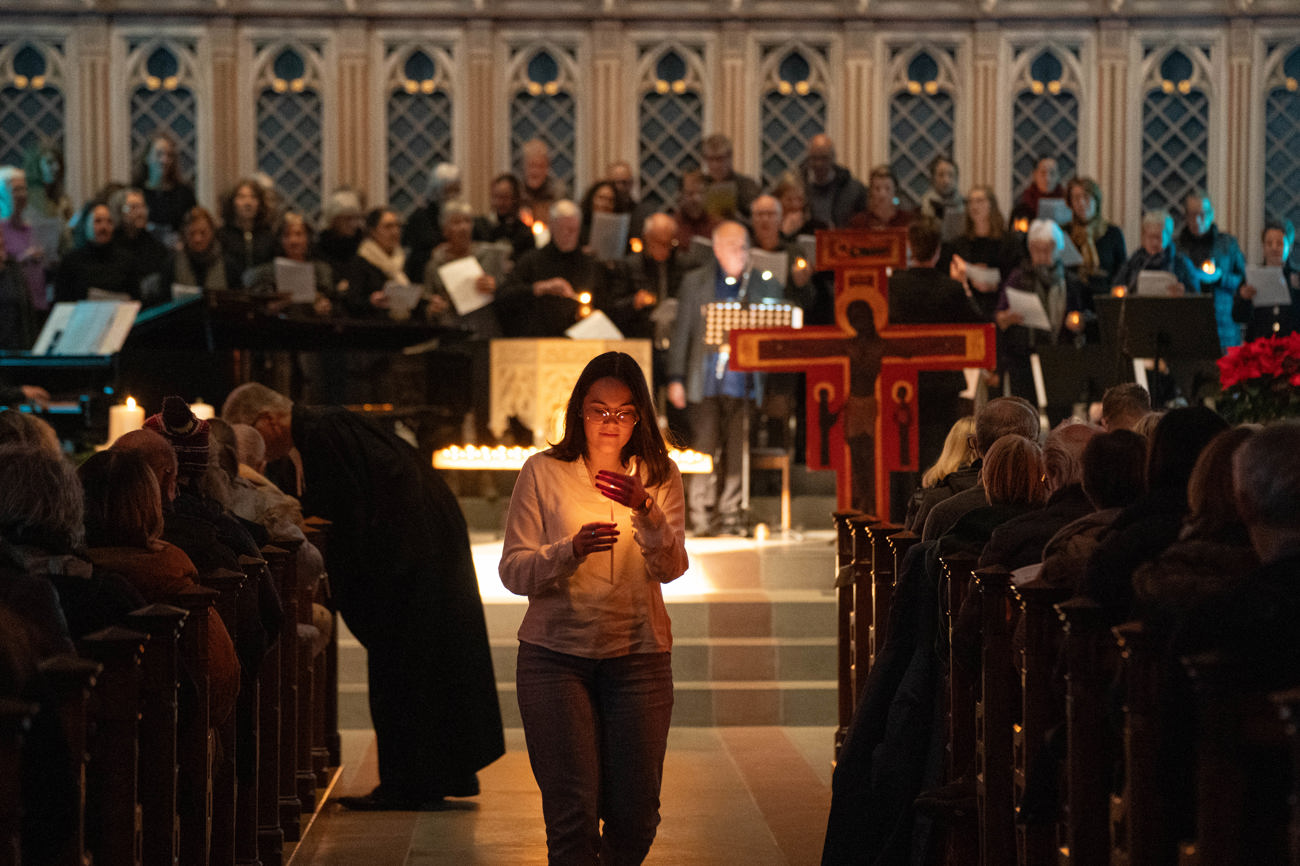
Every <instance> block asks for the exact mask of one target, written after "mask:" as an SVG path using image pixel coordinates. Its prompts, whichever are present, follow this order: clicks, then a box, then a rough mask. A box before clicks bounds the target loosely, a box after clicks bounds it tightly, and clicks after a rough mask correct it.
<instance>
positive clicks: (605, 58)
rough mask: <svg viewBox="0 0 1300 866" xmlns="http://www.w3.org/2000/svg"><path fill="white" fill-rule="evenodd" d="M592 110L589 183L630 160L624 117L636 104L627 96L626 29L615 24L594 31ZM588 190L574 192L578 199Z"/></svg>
mask: <svg viewBox="0 0 1300 866" xmlns="http://www.w3.org/2000/svg"><path fill="white" fill-rule="evenodd" d="M591 37H592V38H591V45H592V59H591V71H592V76H591V82H592V84H591V103H590V105H591V108H590V110H589V112H590V116H589V117H588V119H587V128H588V129H589V130H590V131H591V134H590V135H589V136H588V138H587V140H588V141H589V142H590V143H591V146H590V147H589V148H587V152H586V159H587V171H586V172H578V176H579V177H582V176H584V175H585V176H586V177H587V179H588V182H589V183H593V182H595V181H596V180H599V179H600V178H602V177H604V174H605V166H607V165H609V164H610V163H611V162H614V161H615V160H619V159H623V158H624V157H625V156H628V155H629V153H628V150H629V149H628V148H626V145H625V143H624V141H623V123H622V119H623V115H624V114H626V113H627V106H628V105H635V104H636V103H635V102H634V101H632V100H630V98H629V97H628V96H627V94H625V93H624V87H623V83H624V79H625V77H626V78H631V74H630V73H629V74H628V75H626V76H625V75H624V68H623V56H624V53H623V52H624V39H625V38H626V36H625V34H624V30H623V25H622V24H620V23H618V22H614V21H601V22H597V23H596V24H594V25H592V28H591ZM583 192H585V190H576V189H575V190H573V196H574V198H575V199H576V198H577V197H578V196H580V195H582V194H583Z"/></svg>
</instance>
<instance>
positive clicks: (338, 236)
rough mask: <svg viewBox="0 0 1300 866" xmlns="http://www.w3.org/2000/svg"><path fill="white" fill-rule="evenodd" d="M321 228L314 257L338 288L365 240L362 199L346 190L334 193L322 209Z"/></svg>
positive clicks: (342, 189)
mask: <svg viewBox="0 0 1300 866" xmlns="http://www.w3.org/2000/svg"><path fill="white" fill-rule="evenodd" d="M320 225H321V230H320V234H319V235H317V236H316V247H315V250H314V257H315V258H318V259H320V260H321V261H323V262H325V264H327V265H329V266H330V273H331V274H333V275H334V284H335V286H338V282H339V280H341V279H343V277H342V272H343V269H344V267H345V266H346V265H347V264H348V263H349V262H351V261H352V259H353V257H354V256H356V254H357V247H359V246H361V241H362V240H363V239H364V238H365V230H364V227H365V215H364V214H363V213H362V210H361V198H360V197H359V196H358V195H357V194H356V193H355V192H353V191H352V190H350V189H348V188H346V187H343V188H341V189H336V190H334V192H332V193H330V195H329V197H328V198H326V199H325V203H324V205H322V208H321V217H320ZM340 290H341V289H340Z"/></svg>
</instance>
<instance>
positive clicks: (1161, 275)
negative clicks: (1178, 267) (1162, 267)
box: [1138, 271, 1178, 298]
mask: <svg viewBox="0 0 1300 866" xmlns="http://www.w3.org/2000/svg"><path fill="white" fill-rule="evenodd" d="M1176 285H1178V277H1175V276H1174V275H1173V274H1172V273H1170V272H1169V271H1138V294H1139V295H1141V296H1142V297H1144V298H1167V297H1169V296H1170V289H1172V288H1173V287H1174V286H1176Z"/></svg>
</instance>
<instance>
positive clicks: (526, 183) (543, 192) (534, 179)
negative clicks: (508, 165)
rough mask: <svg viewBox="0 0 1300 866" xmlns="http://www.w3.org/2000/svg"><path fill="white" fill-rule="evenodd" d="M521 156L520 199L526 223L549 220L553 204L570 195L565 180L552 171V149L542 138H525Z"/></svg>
mask: <svg viewBox="0 0 1300 866" xmlns="http://www.w3.org/2000/svg"><path fill="white" fill-rule="evenodd" d="M520 156H521V157H522V159H523V185H522V186H521V188H520V202H521V204H522V207H523V211H524V212H525V214H526V215H527V216H526V218H525V222H529V223H531V222H532V221H534V220H541V221H542V222H546V219H547V216H548V215H549V214H550V212H551V206H552V205H554V204H555V203H556V202H558V201H560V200H561V199H563V198H565V196H567V195H568V190H566V189H565V187H564V182H563V181H562V180H560V179H559V178H557V177H555V176H554V175H552V174H551V152H550V149H549V148H547V146H546V142H544V141H542V140H541V139H540V138H534V139H530V140H529V141H525V142H524V144H523V147H522V148H521V154H520Z"/></svg>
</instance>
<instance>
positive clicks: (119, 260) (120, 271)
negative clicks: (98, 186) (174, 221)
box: [54, 202, 140, 301]
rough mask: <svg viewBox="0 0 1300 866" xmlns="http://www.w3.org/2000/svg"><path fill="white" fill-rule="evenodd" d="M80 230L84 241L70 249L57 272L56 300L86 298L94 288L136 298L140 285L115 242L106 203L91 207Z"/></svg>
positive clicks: (111, 218)
mask: <svg viewBox="0 0 1300 866" xmlns="http://www.w3.org/2000/svg"><path fill="white" fill-rule="evenodd" d="M80 229H81V230H82V231H83V232H84V233H85V243H84V244H81V245H79V246H76V247H74V248H73V249H71V250H69V251H68V253H67V255H65V256H64V257H63V260H62V261H61V262H59V268H58V270H57V271H55V274H54V300H56V301H84V300H86V298H87V296H88V295H89V292H90V290H91V289H100V290H102V291H105V292H112V293H114V294H117V295H122V296H124V297H131V298H135V297H138V296H139V294H140V285H139V283H137V282H135V279H134V277H135V273H134V269H133V267H132V265H131V262H130V261H129V260H128V259H127V258H126V257H125V256H124V255H123V254H122V253H121V251H120V250H119V249H118V248H117V247H116V246H114V245H113V243H112V240H113V215H112V213H111V212H110V211H109V208H108V205H107V204H105V203H103V202H97V203H93V204H91V205H89V206H88V216H87V218H86V219H85V220H84V221H83V222H82V224H81V226H80Z"/></svg>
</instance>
